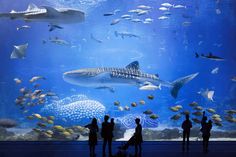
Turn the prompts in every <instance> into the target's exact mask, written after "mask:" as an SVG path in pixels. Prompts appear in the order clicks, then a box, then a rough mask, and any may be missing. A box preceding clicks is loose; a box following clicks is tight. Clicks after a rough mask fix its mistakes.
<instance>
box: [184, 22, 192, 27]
mask: <svg viewBox="0 0 236 157" xmlns="http://www.w3.org/2000/svg"><path fill="white" fill-rule="evenodd" d="M191 24H192V22H190V21H184V22H183V23H182V26H184V27H189V26H190V25H191Z"/></svg>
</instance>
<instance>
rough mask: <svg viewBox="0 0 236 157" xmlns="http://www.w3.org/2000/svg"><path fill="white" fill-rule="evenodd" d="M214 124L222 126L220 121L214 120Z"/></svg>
mask: <svg viewBox="0 0 236 157" xmlns="http://www.w3.org/2000/svg"><path fill="white" fill-rule="evenodd" d="M214 124H215V125H217V126H220V127H222V126H223V125H222V124H221V123H220V122H214Z"/></svg>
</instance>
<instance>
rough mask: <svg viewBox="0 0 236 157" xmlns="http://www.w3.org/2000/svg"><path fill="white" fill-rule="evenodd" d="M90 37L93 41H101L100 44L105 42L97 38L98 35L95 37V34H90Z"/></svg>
mask: <svg viewBox="0 0 236 157" xmlns="http://www.w3.org/2000/svg"><path fill="white" fill-rule="evenodd" d="M90 39H92V40H93V41H95V42H97V43H100V44H101V43H102V42H103V41H102V40H100V39H97V38H96V37H94V35H93V34H90Z"/></svg>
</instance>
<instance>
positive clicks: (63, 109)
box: [41, 95, 106, 124]
mask: <svg viewBox="0 0 236 157" xmlns="http://www.w3.org/2000/svg"><path fill="white" fill-rule="evenodd" d="M105 110H106V108H105V106H104V105H103V104H101V103H100V102H98V101H95V100H90V99H88V98H87V97H86V96H84V95H82V96H81V95H78V96H71V97H66V98H64V99H62V100H59V101H56V102H54V103H52V104H48V105H45V106H44V107H43V108H42V109H41V112H43V113H44V114H49V115H54V116H56V117H57V119H59V120H62V119H66V120H67V123H70V122H71V123H78V122H80V124H87V123H89V122H90V121H91V119H92V118H97V119H101V118H103V116H104V115H105Z"/></svg>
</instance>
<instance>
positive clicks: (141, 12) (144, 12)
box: [137, 10, 148, 16]
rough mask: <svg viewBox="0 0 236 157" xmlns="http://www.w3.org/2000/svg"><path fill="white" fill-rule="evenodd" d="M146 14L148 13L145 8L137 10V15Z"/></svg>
mask: <svg viewBox="0 0 236 157" xmlns="http://www.w3.org/2000/svg"><path fill="white" fill-rule="evenodd" d="M146 14H148V11H147V10H142V11H140V12H138V14H137V15H138V16H141V15H146Z"/></svg>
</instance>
